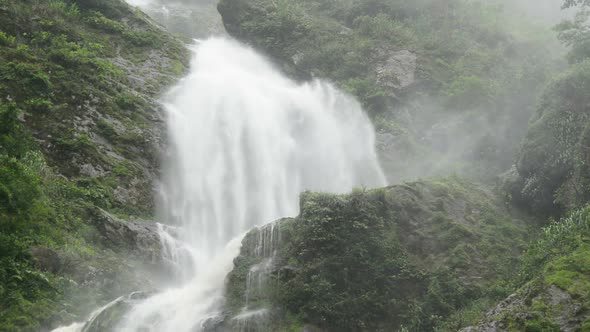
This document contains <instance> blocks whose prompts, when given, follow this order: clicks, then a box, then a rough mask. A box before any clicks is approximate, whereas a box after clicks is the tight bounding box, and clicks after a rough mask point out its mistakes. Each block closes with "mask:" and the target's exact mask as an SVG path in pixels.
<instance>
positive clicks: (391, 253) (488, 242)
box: [228, 178, 525, 331]
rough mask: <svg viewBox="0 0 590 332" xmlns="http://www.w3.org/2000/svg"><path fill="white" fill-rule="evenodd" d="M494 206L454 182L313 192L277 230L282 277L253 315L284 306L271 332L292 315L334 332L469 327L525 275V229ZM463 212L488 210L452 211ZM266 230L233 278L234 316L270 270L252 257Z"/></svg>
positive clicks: (255, 304)
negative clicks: (253, 277)
mask: <svg viewBox="0 0 590 332" xmlns="http://www.w3.org/2000/svg"><path fill="white" fill-rule="evenodd" d="M494 204H495V203H493V199H492V198H491V197H489V196H487V195H486V194H485V193H483V192H481V191H480V190H479V189H478V188H477V187H475V186H474V185H470V184H468V183H465V182H462V181H460V180H458V179H454V178H444V179H437V180H433V181H430V182H418V183H411V184H407V185H403V186H393V187H390V188H387V189H377V190H370V191H367V190H361V189H357V190H355V191H353V193H351V194H348V195H333V194H325V193H310V192H307V193H304V194H303V195H302V196H301V199H300V206H301V213H300V215H299V216H298V217H297V218H295V219H287V220H284V221H280V222H279V225H278V226H276V227H279V228H280V234H281V235H280V237H281V242H280V246H279V248H280V253H279V257H278V258H277V260H278V262H276V265H277V267H276V269H277V271H273V272H271V273H270V275H269V276H268V278H269V281H268V282H267V283H265V285H266V286H264V287H265V288H264V289H263V290H262V291H257V292H256V294H253V293H249V295H248V298H249V303H248V308H249V310H255V309H258V308H268V307H275V308H280V312H281V313H282V314H281V315H282V316H281V317H280V318H276V320H277V321H275V322H274V323H275V324H277V325H275V326H274V327H273V328H271V330H281V329H282V328H283V327H284V326H285V324H287V323H286V321H287V317H295V320H296V321H298V322H299V324H300V325H303V324H311V325H312V326H318V327H321V328H323V329H326V330H328V331H379V330H385V331H395V330H399V329H400V328H402V326H403V327H405V328H407V329H409V330H410V331H434V330H437V331H452V330H457V329H460V328H461V327H464V326H466V324H471V323H473V321H474V320H477V319H478V318H480V317H481V315H482V314H483V313H484V312H485V311H486V310H487V308H488V307H487V306H486V305H491V304H492V303H493V302H494V301H498V300H500V299H502V298H504V297H505V296H507V295H508V294H509V292H510V291H511V289H512V288H511V285H510V284H509V283H507V282H506V281H505V280H508V279H510V278H511V277H513V276H514V275H516V273H517V271H518V266H519V263H518V262H519V261H518V258H517V256H518V253H519V252H520V250H521V249H520V248H521V246H522V244H523V240H524V238H525V232H524V230H523V225H522V224H521V223H520V222H519V221H515V220H513V219H510V218H509V217H507V216H506V215H505V212H503V211H502V210H501V209H500V208H498V207H497V206H495V205H494ZM459 206H463V208H464V209H465V211H478V212H477V213H476V214H471V213H470V212H467V213H466V214H461V213H459V214H456V213H454V212H452V211H456V210H455V209H456V208H457V207H459ZM463 208H461V209H463ZM256 232H257V231H256V230H255V231H252V232H251V234H249V235H248V236H247V237H246V239H245V240H244V242H243V247H242V254H241V255H240V256H239V257H238V258H236V260H235V261H234V264H235V268H234V270H233V272H232V273H231V274H230V275H229V276H228V303H229V308H230V309H231V310H233V311H234V312H237V313H239V312H240V310H242V308H243V306H244V298H245V295H244V294H245V292H246V288H245V285H246V282H247V278H248V277H247V276H248V271H250V269H251V267H252V266H254V265H255V264H258V263H260V259H259V258H256V257H253V256H252V255H250V254H248V253H249V251H250V250H251V249H248V248H250V247H251V246H252V245H254V246H255V245H256V243H257V242H256V241H255V239H256V237H255V234H256ZM253 243H254V244H253ZM507 256H511V257H514V258H513V259H512V260H510V261H507V260H506V257H507ZM482 262H485V263H482ZM283 271H285V272H283ZM470 276H473V277H474V279H470ZM504 278H506V279H504ZM467 279H469V280H477V281H475V282H471V281H470V282H465V280H467Z"/></svg>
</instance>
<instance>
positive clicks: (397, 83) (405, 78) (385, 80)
mask: <svg viewBox="0 0 590 332" xmlns="http://www.w3.org/2000/svg"><path fill="white" fill-rule="evenodd" d="M380 53H382V54H383V58H384V60H382V61H379V62H378V63H377V64H376V65H375V73H376V75H377V83H378V84H379V85H380V86H382V87H384V88H386V89H387V91H388V93H389V94H390V95H391V96H395V94H394V92H395V91H399V90H401V89H404V88H407V87H409V86H411V85H412V84H414V83H415V82H416V68H417V60H418V57H417V56H416V54H414V53H412V52H410V51H408V50H401V51H381V52H380Z"/></svg>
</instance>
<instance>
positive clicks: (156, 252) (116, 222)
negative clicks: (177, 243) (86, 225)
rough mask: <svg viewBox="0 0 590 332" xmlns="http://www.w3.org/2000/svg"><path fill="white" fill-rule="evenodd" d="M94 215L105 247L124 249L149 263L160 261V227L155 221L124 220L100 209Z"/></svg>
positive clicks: (94, 220)
mask: <svg viewBox="0 0 590 332" xmlns="http://www.w3.org/2000/svg"><path fill="white" fill-rule="evenodd" d="M93 214H94V218H93V222H94V224H95V226H96V228H97V229H98V231H99V233H100V235H101V238H102V241H103V243H104V245H105V246H107V247H108V248H121V249H124V250H126V251H129V252H131V253H133V254H135V255H136V256H138V257H140V258H142V259H144V260H146V261H147V262H152V263H155V262H157V261H159V259H160V258H161V254H160V253H161V250H162V248H161V242H160V235H159V233H158V227H157V225H156V224H155V223H154V222H153V221H146V220H141V219H132V220H122V219H119V218H117V217H115V216H113V215H112V214H110V213H108V212H106V211H104V210H102V209H99V208H96V209H95V210H94V211H93Z"/></svg>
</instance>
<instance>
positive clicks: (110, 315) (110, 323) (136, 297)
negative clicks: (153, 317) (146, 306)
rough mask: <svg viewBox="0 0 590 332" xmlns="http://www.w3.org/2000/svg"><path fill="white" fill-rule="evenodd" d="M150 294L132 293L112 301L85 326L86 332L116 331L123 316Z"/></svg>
mask: <svg viewBox="0 0 590 332" xmlns="http://www.w3.org/2000/svg"><path fill="white" fill-rule="evenodd" d="M149 295H150V294H148V293H144V292H136V293H132V294H130V295H128V296H125V297H120V298H118V299H117V300H115V301H113V302H111V303H110V304H109V305H108V306H107V307H106V308H105V309H104V310H103V311H101V312H100V313H98V314H97V315H96V316H95V317H94V318H93V319H92V320H90V321H89V322H88V323H87V324H86V325H85V326H84V328H83V331H84V332H102V331H114V330H115V329H116V324H118V323H119V322H120V321H121V319H122V318H123V316H124V315H125V314H126V313H127V312H128V311H129V309H131V308H132V307H133V306H134V305H135V304H137V302H139V301H141V300H144V299H146V298H147V297H148V296H149Z"/></svg>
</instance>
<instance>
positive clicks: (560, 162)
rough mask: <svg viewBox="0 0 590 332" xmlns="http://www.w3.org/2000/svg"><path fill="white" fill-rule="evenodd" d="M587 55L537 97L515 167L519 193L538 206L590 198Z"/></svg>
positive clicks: (554, 207) (540, 208)
mask: <svg viewBox="0 0 590 332" xmlns="http://www.w3.org/2000/svg"><path fill="white" fill-rule="evenodd" d="M589 89H590V61H585V62H582V63H580V64H577V65H574V66H573V67H572V68H571V69H570V70H569V71H568V72H567V73H565V74H563V75H561V76H560V77H558V78H556V79H555V80H554V81H553V82H552V83H551V84H550V85H549V86H548V88H547V89H546V91H545V93H544V94H543V96H542V97H541V100H540V103H539V107H538V110H537V114H536V116H535V117H534V119H533V121H532V122H531V125H530V128H529V131H528V133H527V135H526V138H525V140H524V143H523V145H522V148H521V151H520V156H519V159H518V163H517V167H518V171H519V173H520V175H521V176H522V177H523V179H524V183H523V186H522V187H521V193H519V194H520V195H523V197H525V199H526V200H528V202H529V204H530V206H531V207H532V208H533V209H535V210H538V211H543V212H552V211H553V212H555V211H556V210H557V211H559V209H560V208H562V209H563V208H568V209H573V208H576V207H579V206H583V205H584V204H585V203H586V202H588V200H589V199H590V196H588V195H589V193H590V191H589V190H588V188H589V187H588V184H590V182H589V180H590V178H589V177H588V176H589V175H590V173H589V172H588V168H587V166H586V163H585V160H586V157H587V156H588V152H587V151H586V150H587V149H586V146H587V143H588V142H589V141H588V135H587V131H588V130H587V128H588V126H589V124H590V122H589V119H590V118H589V117H590V108H589V106H588V105H590V97H589V95H588V93H587V92H588V91H589Z"/></svg>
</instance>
